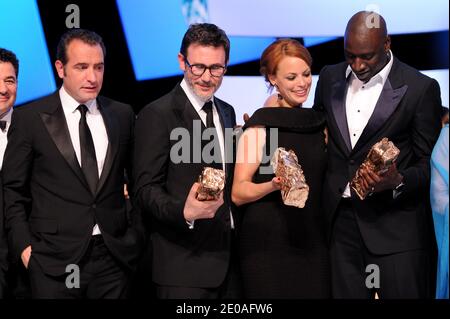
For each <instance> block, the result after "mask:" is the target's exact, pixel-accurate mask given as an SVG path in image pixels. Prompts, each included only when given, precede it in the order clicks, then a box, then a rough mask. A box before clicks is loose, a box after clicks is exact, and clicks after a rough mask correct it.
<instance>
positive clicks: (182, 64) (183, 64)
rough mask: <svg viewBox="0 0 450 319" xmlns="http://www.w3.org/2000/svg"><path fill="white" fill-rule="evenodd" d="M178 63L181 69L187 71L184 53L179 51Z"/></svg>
mask: <svg viewBox="0 0 450 319" xmlns="http://www.w3.org/2000/svg"><path fill="white" fill-rule="evenodd" d="M178 63H179V65H180V69H181V70H182V71H183V72H184V71H186V63H185V61H184V55H182V54H181V53H178Z"/></svg>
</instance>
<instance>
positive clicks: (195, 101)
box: [180, 79, 234, 229]
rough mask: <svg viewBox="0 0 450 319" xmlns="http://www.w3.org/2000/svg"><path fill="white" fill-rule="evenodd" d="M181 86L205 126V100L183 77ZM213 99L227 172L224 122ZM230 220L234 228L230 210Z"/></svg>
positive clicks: (216, 124) (214, 118) (190, 224)
mask: <svg viewBox="0 0 450 319" xmlns="http://www.w3.org/2000/svg"><path fill="white" fill-rule="evenodd" d="M180 86H181V88H182V89H183V91H184V93H186V95H187V97H188V99H189V102H191V104H192V106H193V107H194V109H195V111H196V112H197V113H198V115H199V116H200V119H201V120H202V122H203V124H205V126H206V112H205V111H204V110H202V108H203V105H204V104H205V102H203V101H202V100H201V99H199V98H198V96H196V95H195V94H194V92H192V89H191V88H190V87H189V85H188V84H187V83H186V81H185V80H184V79H183V81H181V84H180ZM211 101H212V102H213V107H212V110H213V122H214V126H215V127H216V130H217V137H218V139H219V145H220V154H221V156H222V169H223V171H224V173H226V171H225V158H226V157H225V142H224V136H223V130H222V123H220V116H219V113H218V111H217V108H216V105H215V104H214V97H213V98H212V99H211ZM193 182H194V181H193ZM230 220H231V228H234V221H233V215H231V212H230ZM188 224H189V228H191V229H192V228H193V227H194V223H193V222H188Z"/></svg>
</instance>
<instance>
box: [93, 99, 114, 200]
mask: <svg viewBox="0 0 450 319" xmlns="http://www.w3.org/2000/svg"><path fill="white" fill-rule="evenodd" d="M97 105H98V108H99V110H100V113H101V114H102V117H103V122H104V123H105V127H106V133H107V134H108V149H107V150H106V157H105V162H104V164H103V169H102V173H101V174H100V179H99V182H98V185H97V192H96V193H98V192H99V191H100V190H101V189H102V187H103V185H104V184H105V181H106V178H107V177H108V175H109V173H110V171H111V167H112V165H113V163H114V159H115V157H116V155H117V151H118V148H119V134H118V132H117V128H118V127H119V123H117V119H116V118H115V117H114V115H113V114H111V111H110V109H109V108H108V105H107V104H106V101H104V100H103V99H102V98H101V97H99V98H98V99H97Z"/></svg>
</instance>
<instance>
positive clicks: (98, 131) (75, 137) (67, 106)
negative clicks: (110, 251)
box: [59, 86, 109, 235]
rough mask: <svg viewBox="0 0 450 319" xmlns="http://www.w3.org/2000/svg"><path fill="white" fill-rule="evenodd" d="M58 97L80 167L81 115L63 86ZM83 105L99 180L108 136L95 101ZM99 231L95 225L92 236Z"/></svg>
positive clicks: (75, 103) (74, 101)
mask: <svg viewBox="0 0 450 319" xmlns="http://www.w3.org/2000/svg"><path fill="white" fill-rule="evenodd" d="M59 97H60V98H61V104H62V107H63V111H64V115H65V117H66V122H67V127H68V128H69V134H70V139H71V141H72V145H73V148H74V150H75V154H76V156H77V159H78V163H79V164H80V167H81V148H80V133H79V124H80V118H81V113H80V111H78V109H77V108H78V106H79V105H80V103H78V102H77V101H76V100H75V99H74V98H73V97H72V96H70V95H69V94H68V93H67V91H66V90H65V89H64V86H62V87H61V89H60V90H59ZM84 105H86V106H87V108H88V112H87V113H86V122H87V124H88V126H89V130H90V131H91V135H92V140H93V142H94V148H95V157H96V158H97V167H98V176H99V178H100V176H101V174H102V170H103V165H104V163H105V157H106V151H107V150H108V143H109V142H108V134H107V132H106V127H105V123H104V121H103V117H102V115H101V113H100V111H99V109H98V107H97V100H96V99H94V100H90V101H88V102H86V103H84ZM100 233H101V232H100V229H99V227H98V225H97V224H95V226H94V229H93V232H92V235H98V234H100Z"/></svg>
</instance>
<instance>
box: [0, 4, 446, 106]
mask: <svg viewBox="0 0 450 319" xmlns="http://www.w3.org/2000/svg"><path fill="white" fill-rule="evenodd" d="M161 1H163V0H161ZM37 3H38V6H39V12H40V15H41V20H42V24H43V28H44V33H45V37H46V40H47V45H48V48H49V51H50V52H49V53H50V59H51V61H52V63H53V62H54V61H55V54H56V46H57V44H58V41H59V38H60V36H61V34H62V33H64V32H65V31H66V30H67V29H66V24H65V20H66V17H67V16H68V15H69V14H70V13H66V12H65V10H66V7H67V5H69V4H76V5H78V6H79V8H80V27H81V28H85V29H90V30H93V31H95V32H97V33H98V34H100V35H101V36H102V37H103V40H104V42H105V45H106V52H107V54H106V57H105V63H106V67H105V78H104V82H103V89H102V95H105V96H108V97H110V98H113V99H115V100H118V101H121V102H125V103H129V104H131V105H132V106H133V108H134V110H135V111H136V112H138V111H139V110H140V109H141V108H142V107H143V106H145V105H146V104H147V103H149V102H151V101H153V100H155V99H157V98H159V97H161V96H162V95H164V94H166V93H167V92H169V91H170V90H171V89H172V88H173V87H174V86H175V84H176V83H178V82H179V81H180V80H181V76H174V77H168V78H162V79H156V80H147V81H137V80H136V78H135V76H134V72H133V67H132V64H131V60H130V55H129V53H128V48H127V42H126V39H125V35H124V33H123V30H122V24H121V20H120V16H119V13H118V10H117V6H116V2H115V1H114V0H102V1H94V0H58V1H55V0H38V1H37ZM0 10H1V9H0ZM299 23H301V22H299ZM318 23H320V21H318ZM219 27H220V26H219ZM388 30H389V25H388ZM225 31H226V30H225ZM155 32H157V30H155ZM343 32H344V30H342V33H343ZM391 39H392V46H391V47H392V52H393V53H394V55H395V56H396V57H397V58H399V59H400V60H402V61H403V62H405V63H407V64H409V65H411V66H413V67H415V68H417V69H419V70H433V69H448V65H449V61H448V31H442V32H432V33H419V34H405V35H394V36H391ZM299 40H300V41H301V38H300V39H299ZM174 41H175V40H174ZM176 41H179V39H176ZM180 44H181V43H180ZM154 45H155V46H157V45H158V44H157V43H155V44H154ZM308 49H309V50H310V52H311V55H312V57H313V59H314V62H313V67H312V72H313V74H319V72H320V70H321V69H322V67H323V66H324V65H327V64H334V63H338V62H341V61H343V60H344V55H343V39H342V38H338V39H336V40H334V41H330V42H327V43H324V44H320V45H316V46H312V47H309V48H308ZM176 54H177V52H174V59H175V57H176ZM53 72H54V76H55V79H56V80H57V85H58V86H59V85H60V84H61V82H60V80H59V78H58V76H57V75H56V73H55V70H54V69H53ZM227 75H259V61H252V62H247V63H242V64H238V65H233V66H230V67H229V68H228V71H227ZM441 89H442V90H444V89H447V88H441ZM312 94H313V92H312Z"/></svg>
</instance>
